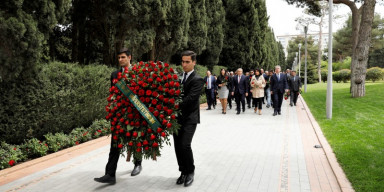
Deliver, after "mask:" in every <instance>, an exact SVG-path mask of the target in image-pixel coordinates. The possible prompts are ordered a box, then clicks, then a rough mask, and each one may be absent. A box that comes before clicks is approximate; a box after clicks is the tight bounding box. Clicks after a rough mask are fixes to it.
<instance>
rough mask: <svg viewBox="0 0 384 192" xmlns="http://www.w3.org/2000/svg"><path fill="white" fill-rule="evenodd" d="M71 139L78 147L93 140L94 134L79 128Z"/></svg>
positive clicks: (72, 133)
mask: <svg viewBox="0 0 384 192" xmlns="http://www.w3.org/2000/svg"><path fill="white" fill-rule="evenodd" d="M70 138H71V139H72V142H74V144H75V145H78V144H79V143H83V142H86V141H89V140H91V139H92V134H91V133H90V131H89V130H87V129H85V128H84V127H79V128H76V129H73V130H72V132H71V134H70Z"/></svg>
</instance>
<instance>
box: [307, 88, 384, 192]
mask: <svg viewBox="0 0 384 192" xmlns="http://www.w3.org/2000/svg"><path fill="white" fill-rule="evenodd" d="M349 85H350V84H349V83H334V84H333V117H332V119H331V120H329V119H327V118H326V111H325V110H326V107H325V102H326V92H327V91H326V90H327V84H326V83H320V84H313V85H308V87H307V93H305V94H303V97H304V99H305V101H306V102H307V104H308V106H309V108H310V110H311V112H312V114H313V115H314V117H315V118H316V120H317V121H318V123H319V124H320V127H321V129H322V130H323V132H324V135H325V136H326V138H327V140H328V142H329V144H330V145H331V146H332V149H333V151H334V152H335V154H336V157H337V160H338V161H339V163H340V165H341V166H342V167H343V170H344V171H345V173H346V175H347V177H348V179H349V180H350V182H351V183H352V185H353V188H354V189H355V190H356V191H374V192H377V191H384V82H377V83H368V84H367V85H366V96H365V97H363V98H351V94H350V93H349Z"/></svg>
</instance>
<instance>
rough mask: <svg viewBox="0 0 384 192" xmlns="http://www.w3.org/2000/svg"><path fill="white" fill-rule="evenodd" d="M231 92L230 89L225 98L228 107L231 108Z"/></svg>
mask: <svg viewBox="0 0 384 192" xmlns="http://www.w3.org/2000/svg"><path fill="white" fill-rule="evenodd" d="M232 97H233V96H232V92H231V91H230V92H229V93H228V99H227V102H228V105H229V107H230V108H232Z"/></svg>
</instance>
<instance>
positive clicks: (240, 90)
mask: <svg viewBox="0 0 384 192" xmlns="http://www.w3.org/2000/svg"><path fill="white" fill-rule="evenodd" d="M204 81H205V82H206V83H205V86H204V87H205V93H206V97H207V103H208V108H207V110H211V109H212V108H214V109H215V106H216V98H217V95H218V97H219V100H220V103H221V105H222V113H223V114H226V113H227V106H229V109H232V100H233V99H235V102H236V111H237V113H236V114H238V115H239V114H240V113H241V111H242V112H245V107H246V105H247V107H248V108H249V109H250V108H252V107H253V108H254V112H255V113H257V114H259V115H261V114H262V109H263V104H265V100H266V102H267V105H266V107H267V108H269V107H273V108H274V113H273V116H276V115H281V105H282V102H283V98H284V95H286V96H287V97H289V98H290V106H294V105H295V106H296V102H297V98H298V96H299V94H300V91H301V79H300V77H299V76H297V75H296V71H294V70H292V71H291V70H289V69H287V70H286V71H285V72H281V67H280V66H279V65H277V66H276V67H275V69H274V70H270V71H264V70H263V69H255V70H250V71H248V72H246V73H245V75H244V74H243V69H241V68H239V69H237V70H236V71H235V73H234V72H232V71H231V72H229V71H227V70H225V69H221V70H220V74H219V75H218V76H217V77H216V76H214V75H212V74H211V72H210V71H207V76H206V77H205V78H204Z"/></svg>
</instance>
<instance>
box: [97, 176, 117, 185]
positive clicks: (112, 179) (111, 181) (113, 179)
mask: <svg viewBox="0 0 384 192" xmlns="http://www.w3.org/2000/svg"><path fill="white" fill-rule="evenodd" d="M93 180H95V181H96V182H99V183H108V184H115V183H116V177H112V176H110V175H108V174H106V175H104V176H102V177H99V178H94V179H93Z"/></svg>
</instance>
